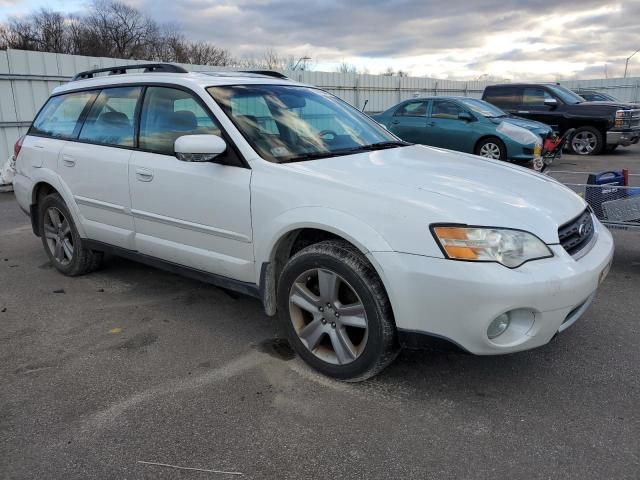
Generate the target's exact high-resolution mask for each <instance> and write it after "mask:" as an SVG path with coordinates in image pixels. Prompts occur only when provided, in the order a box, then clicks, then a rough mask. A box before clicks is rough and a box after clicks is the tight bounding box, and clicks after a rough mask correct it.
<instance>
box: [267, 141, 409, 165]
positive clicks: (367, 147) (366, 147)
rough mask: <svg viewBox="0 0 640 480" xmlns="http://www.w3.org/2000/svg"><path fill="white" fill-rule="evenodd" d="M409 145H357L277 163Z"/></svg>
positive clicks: (398, 143)
mask: <svg viewBox="0 0 640 480" xmlns="http://www.w3.org/2000/svg"><path fill="white" fill-rule="evenodd" d="M409 145H413V144H412V143H409V142H403V141H401V140H394V141H389V142H378V143H372V144H370V145H358V146H357V147H351V148H342V149H340V150H333V151H331V152H310V153H304V154H302V155H297V156H295V157H291V158H285V159H282V160H280V161H279V162H278V163H291V162H301V161H305V160H316V159H319V158H328V157H337V156H338V155H349V154H352V153H357V152H366V151H371V150H383V149H386V148H393V147H406V146H409Z"/></svg>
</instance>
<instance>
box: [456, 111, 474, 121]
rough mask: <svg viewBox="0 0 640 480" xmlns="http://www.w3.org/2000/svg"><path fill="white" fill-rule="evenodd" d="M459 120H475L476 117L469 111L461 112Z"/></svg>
mask: <svg viewBox="0 0 640 480" xmlns="http://www.w3.org/2000/svg"><path fill="white" fill-rule="evenodd" d="M458 120H464V121H465V122H473V121H474V120H475V117H474V116H473V115H471V114H470V113H469V112H460V113H459V114H458Z"/></svg>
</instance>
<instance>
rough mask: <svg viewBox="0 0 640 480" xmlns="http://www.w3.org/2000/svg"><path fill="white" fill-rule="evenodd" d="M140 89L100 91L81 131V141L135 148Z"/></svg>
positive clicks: (125, 88)
mask: <svg viewBox="0 0 640 480" xmlns="http://www.w3.org/2000/svg"><path fill="white" fill-rule="evenodd" d="M141 90H142V89H141V88H140V87H121V88H107V89H104V90H102V92H100V95H98V98H96V101H95V102H93V106H92V107H91V110H90V111H89V115H88V116H87V119H86V120H85V122H84V125H83V126H82V130H81V131H80V137H79V139H80V140H85V141H89V142H94V143H101V144H104V145H120V146H125V147H133V146H134V137H135V127H134V124H135V116H136V105H137V103H138V99H139V98H140V92H141Z"/></svg>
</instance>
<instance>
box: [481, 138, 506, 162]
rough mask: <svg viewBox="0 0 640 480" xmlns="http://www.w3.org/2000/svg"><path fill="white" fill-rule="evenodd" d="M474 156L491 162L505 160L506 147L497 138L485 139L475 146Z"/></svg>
mask: <svg viewBox="0 0 640 480" xmlns="http://www.w3.org/2000/svg"><path fill="white" fill-rule="evenodd" d="M475 153H476V155H480V156H481V157H485V158H491V159H493V160H506V159H507V147H506V146H505V144H504V142H502V140H500V139H499V138H494V137H490V138H485V139H484V140H482V141H480V143H478V145H477V146H476V152H475Z"/></svg>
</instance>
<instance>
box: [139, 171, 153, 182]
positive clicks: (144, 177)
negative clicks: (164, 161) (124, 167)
mask: <svg viewBox="0 0 640 480" xmlns="http://www.w3.org/2000/svg"><path fill="white" fill-rule="evenodd" d="M136 177H137V179H138V180H140V181H141V182H150V181H151V180H153V171H152V170H149V169H148V168H137V169H136Z"/></svg>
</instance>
